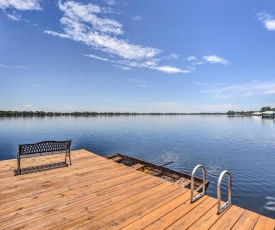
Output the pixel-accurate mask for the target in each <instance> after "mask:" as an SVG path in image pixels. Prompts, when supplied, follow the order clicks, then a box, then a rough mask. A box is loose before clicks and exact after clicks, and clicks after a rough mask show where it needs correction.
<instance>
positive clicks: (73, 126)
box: [0, 115, 275, 218]
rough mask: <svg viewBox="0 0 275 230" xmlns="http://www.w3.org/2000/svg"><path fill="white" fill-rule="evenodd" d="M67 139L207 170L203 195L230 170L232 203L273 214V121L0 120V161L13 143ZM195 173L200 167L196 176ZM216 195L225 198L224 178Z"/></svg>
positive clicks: (102, 151) (12, 151)
mask: <svg viewBox="0 0 275 230" xmlns="http://www.w3.org/2000/svg"><path fill="white" fill-rule="evenodd" d="M67 139H71V140H72V149H87V150H89V151H92V152H94V153H96V154H99V155H102V156H105V155H107V154H110V153H115V152H120V153H124V154H127V155H131V156H134V157H137V158H140V159H143V160H146V161H151V162H154V163H156V164H163V163H165V162H169V161H173V162H175V163H173V164H171V165H169V166H168V167H170V168H172V169H176V170H179V171H183V172H187V173H189V174H191V172H192V170H193V168H194V167H195V166H196V165H197V164H202V165H203V166H204V167H205V168H206V171H207V179H208V180H210V185H209V188H208V190H207V194H208V195H210V196H213V197H216V195H217V191H216V190H217V188H216V185H217V180H218V177H219V175H220V173H221V172H222V171H223V170H228V171H229V172H230V173H231V174H232V178H233V187H232V201H233V204H235V205H237V206H240V207H243V208H246V209H249V210H251V211H255V212H258V213H260V214H263V215H266V216H269V217H271V218H275V122H274V121H273V120H272V119H261V118H253V117H251V118H250V117H227V116H222V115H221V116H195V115H193V116H187V115H183V116H180V115H179V116H165V115H162V116H114V117H111V116H106V117H104V116H98V117H44V118H39V117H32V118H31V117H28V118H3V117H2V118H0V160H6V159H12V158H16V152H17V148H18V144H23V143H34V142H40V141H45V140H67ZM196 175H198V176H200V175H201V172H200V170H198V173H197V174H196ZM222 198H223V200H227V177H226V176H225V177H224V181H223V186H222Z"/></svg>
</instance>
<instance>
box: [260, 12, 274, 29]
mask: <svg viewBox="0 0 275 230" xmlns="http://www.w3.org/2000/svg"><path fill="white" fill-rule="evenodd" d="M257 16H258V20H259V21H260V22H262V23H263V24H264V26H265V28H266V29H267V30H269V31H272V30H275V19H273V16H272V15H271V14H268V13H260V14H258V15H257Z"/></svg>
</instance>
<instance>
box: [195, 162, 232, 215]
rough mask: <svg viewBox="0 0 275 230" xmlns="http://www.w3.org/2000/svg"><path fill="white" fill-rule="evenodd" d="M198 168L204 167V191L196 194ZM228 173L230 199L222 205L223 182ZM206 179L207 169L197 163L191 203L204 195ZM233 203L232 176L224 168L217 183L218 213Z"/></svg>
mask: <svg viewBox="0 0 275 230" xmlns="http://www.w3.org/2000/svg"><path fill="white" fill-rule="evenodd" d="M198 168H201V169H202V175H203V189H202V192H201V193H199V194H197V195H196V196H194V176H195V173H196V171H197V169H198ZM225 174H227V176H228V201H227V202H226V203H225V204H224V205H223V206H222V207H221V183H222V178H223V176H224V175H225ZM205 181H206V170H205V168H204V167H203V166H202V165H197V166H196V167H195V168H194V169H193V172H192V175H191V194H190V195H191V196H190V203H193V202H195V201H197V200H198V199H200V198H201V197H203V196H204V195H205ZM231 204H232V177H231V174H230V173H229V172H228V171H227V170H224V171H223V172H222V173H221V174H220V176H219V179H218V185H217V214H220V213H222V212H223V211H224V210H225V209H226V208H228V207H229V206H230V205H231Z"/></svg>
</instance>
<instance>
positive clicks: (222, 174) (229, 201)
mask: <svg viewBox="0 0 275 230" xmlns="http://www.w3.org/2000/svg"><path fill="white" fill-rule="evenodd" d="M225 174H227V178H228V185H227V189H228V201H227V202H226V203H225V204H224V205H223V206H222V207H221V183H222V178H223V176H224V175H225ZM217 200H218V202H217V208H218V211H217V214H220V213H222V212H223V211H224V210H225V209H226V208H228V206H229V205H230V204H231V203H232V177H231V174H230V173H229V172H228V171H227V170H224V171H223V172H222V173H221V174H220V176H219V179H218V185H217Z"/></svg>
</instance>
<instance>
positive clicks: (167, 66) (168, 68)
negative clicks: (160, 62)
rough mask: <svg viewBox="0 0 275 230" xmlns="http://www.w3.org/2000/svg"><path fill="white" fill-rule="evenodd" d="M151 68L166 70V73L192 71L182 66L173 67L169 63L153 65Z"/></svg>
mask: <svg viewBox="0 0 275 230" xmlns="http://www.w3.org/2000/svg"><path fill="white" fill-rule="evenodd" d="M150 68H151V69H156V70H158V71H161V72H164V73H170V74H171V73H190V72H191V71H190V70H183V69H180V68H176V67H172V66H169V65H164V66H152V67H150Z"/></svg>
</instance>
